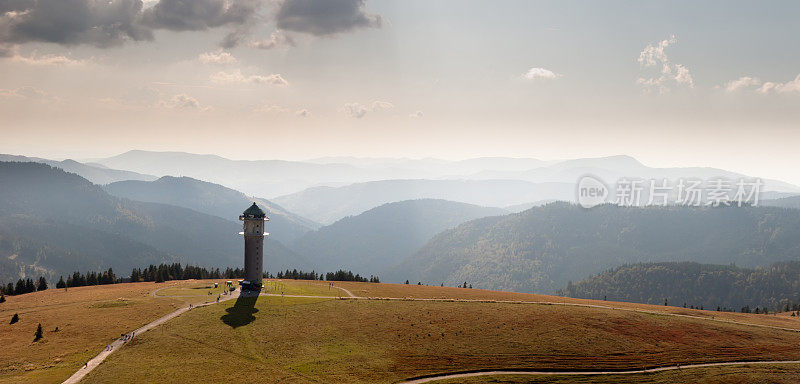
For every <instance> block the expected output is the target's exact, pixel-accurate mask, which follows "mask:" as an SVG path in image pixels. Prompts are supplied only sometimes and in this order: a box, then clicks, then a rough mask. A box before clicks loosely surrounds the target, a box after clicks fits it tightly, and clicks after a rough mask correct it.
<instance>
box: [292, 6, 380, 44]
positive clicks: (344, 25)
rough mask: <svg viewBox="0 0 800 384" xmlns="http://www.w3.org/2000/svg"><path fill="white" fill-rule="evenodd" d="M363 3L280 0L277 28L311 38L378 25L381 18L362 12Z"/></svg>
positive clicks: (377, 26) (363, 10)
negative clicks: (310, 36)
mask: <svg viewBox="0 0 800 384" xmlns="http://www.w3.org/2000/svg"><path fill="white" fill-rule="evenodd" d="M364 3H365V0H324V1H319V0H284V1H283V2H282V3H280V4H279V8H278V12H277V15H276V23H277V26H278V28H279V29H282V30H287V31H293V32H302V33H308V34H312V35H315V36H325V35H333V34H337V33H342V32H347V31H350V30H353V29H356V28H368V27H376V28H379V27H380V26H381V17H380V16H379V15H373V14H369V13H366V11H365V9H364Z"/></svg>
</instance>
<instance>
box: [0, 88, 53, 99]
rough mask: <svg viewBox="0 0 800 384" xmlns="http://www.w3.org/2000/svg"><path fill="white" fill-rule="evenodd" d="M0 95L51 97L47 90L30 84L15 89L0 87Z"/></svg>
mask: <svg viewBox="0 0 800 384" xmlns="http://www.w3.org/2000/svg"><path fill="white" fill-rule="evenodd" d="M0 96H2V97H7V98H12V99H26V100H47V99H53V97H52V96H50V95H49V94H48V93H47V92H45V91H42V90H41V89H38V88H34V87H31V86H24V87H19V88H16V89H0Z"/></svg>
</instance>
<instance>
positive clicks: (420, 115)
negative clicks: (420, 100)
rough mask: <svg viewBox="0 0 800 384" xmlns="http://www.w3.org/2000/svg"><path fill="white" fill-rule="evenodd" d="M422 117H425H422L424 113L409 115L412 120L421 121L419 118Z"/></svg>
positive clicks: (417, 112) (418, 112)
mask: <svg viewBox="0 0 800 384" xmlns="http://www.w3.org/2000/svg"><path fill="white" fill-rule="evenodd" d="M422 116H423V115H422V111H416V112H414V113H412V114H410V115H408V117H410V118H412V119H419V118H421V117H422Z"/></svg>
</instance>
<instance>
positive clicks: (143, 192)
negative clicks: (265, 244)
mask: <svg viewBox="0 0 800 384" xmlns="http://www.w3.org/2000/svg"><path fill="white" fill-rule="evenodd" d="M104 188H105V190H106V191H108V193H110V194H112V195H114V196H119V197H124V198H127V199H131V200H138V201H144V202H150V203H161V204H169V205H174V206H178V207H184V208H189V209H192V210H195V211H198V212H203V213H206V214H209V215H214V216H217V217H221V218H223V219H226V220H230V221H234V222H236V223H238V219H239V215H240V214H241V213H242V211H244V210H245V209H246V208H247V207H249V206H250V204H252V203H253V202H256V203H258V205H259V206H260V207H261V209H263V210H264V211H265V212H266V213H267V216H268V217H269V219H270V222H269V224H267V230H268V231H269V232H270V239H276V240H279V241H281V242H283V243H285V244H288V243H290V242H292V241H294V240H295V239H297V238H298V237H300V236H302V235H303V234H304V233H306V232H308V231H311V230H313V229H316V228H319V226H320V225H319V224H317V223H315V222H313V221H311V220H308V219H305V218H302V217H300V216H298V215H295V214H293V213H291V212H288V211H287V210H285V209H283V208H282V207H281V206H279V205H277V204H275V203H272V202H270V201H268V200H265V199H259V198H251V197H248V196H246V195H245V194H244V193H242V192H239V191H236V190H233V189H230V188H226V187H223V186H221V185H218V184H212V183H208V182H205V181H200V180H195V179H192V178H189V177H172V176H164V177H162V178H159V179H158V180H155V181H135V180H129V181H118V182H116V183H111V184H109V185H106V186H105V187H104Z"/></svg>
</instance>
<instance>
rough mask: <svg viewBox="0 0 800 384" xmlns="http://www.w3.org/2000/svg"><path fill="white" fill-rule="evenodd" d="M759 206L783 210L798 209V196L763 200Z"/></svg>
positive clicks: (799, 200)
mask: <svg viewBox="0 0 800 384" xmlns="http://www.w3.org/2000/svg"><path fill="white" fill-rule="evenodd" d="M761 205H765V206H770V207H783V208H800V196H788V197H782V198H779V199H771V200H764V201H763V202H761Z"/></svg>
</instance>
